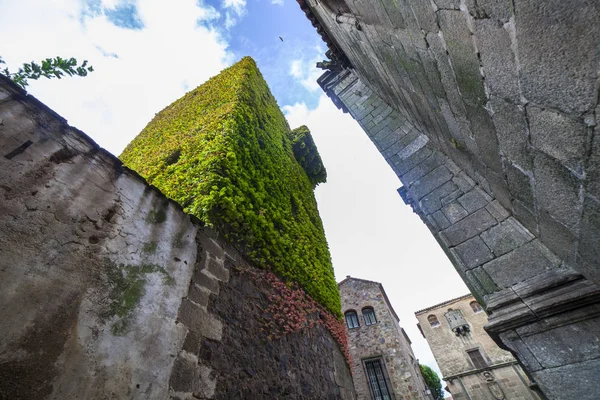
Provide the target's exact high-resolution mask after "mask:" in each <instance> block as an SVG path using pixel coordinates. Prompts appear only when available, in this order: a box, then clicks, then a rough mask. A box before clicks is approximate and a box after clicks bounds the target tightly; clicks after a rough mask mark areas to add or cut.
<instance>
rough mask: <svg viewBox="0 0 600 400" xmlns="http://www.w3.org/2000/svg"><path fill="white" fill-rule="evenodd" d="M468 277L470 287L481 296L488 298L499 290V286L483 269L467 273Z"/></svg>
mask: <svg viewBox="0 0 600 400" xmlns="http://www.w3.org/2000/svg"><path fill="white" fill-rule="evenodd" d="M466 275H467V281H468V283H469V286H472V287H473V288H475V289H476V292H477V294H478V295H479V296H486V295H489V294H492V293H494V292H497V291H498V290H499V288H498V285H496V283H494V281H493V279H492V278H491V277H490V276H489V275H488V273H487V272H486V271H485V270H484V269H483V268H482V267H477V268H474V269H472V270H470V271H467V274H466Z"/></svg>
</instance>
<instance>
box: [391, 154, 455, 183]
mask: <svg viewBox="0 0 600 400" xmlns="http://www.w3.org/2000/svg"><path fill="white" fill-rule="evenodd" d="M447 159H448V158H447V157H446V156H445V155H444V154H442V153H441V152H439V151H436V152H435V153H433V154H432V155H431V156H430V157H429V158H427V159H426V160H423V162H421V163H420V164H418V165H416V166H415V167H414V168H413V169H411V170H410V171H408V172H407V173H406V174H404V175H403V176H402V177H401V180H402V183H403V184H404V185H407V186H410V185H411V184H412V183H414V182H415V181H416V180H417V179H420V178H422V177H424V176H425V175H427V174H428V173H430V172H431V171H433V170H434V169H436V168H437V167H439V166H440V165H442V164H444V163H445V162H446V160H447Z"/></svg>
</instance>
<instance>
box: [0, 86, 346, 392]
mask: <svg viewBox="0 0 600 400" xmlns="http://www.w3.org/2000/svg"><path fill="white" fill-rule="evenodd" d="M0 148H2V149H3V150H2V154H1V155H0V170H1V171H2V172H1V173H0V199H2V200H1V201H0V253H1V254H2V256H1V257H0V319H1V320H2V324H1V327H0V338H1V339H0V398H2V399H61V400H68V399H83V398H89V399H113V398H119V399H124V398H127V399H168V398H172V399H188V398H192V397H194V398H201V399H209V398H227V399H230V398H241V397H247V396H250V393H251V396H253V397H252V398H257V399H259V398H273V397H279V396H283V394H284V393H285V395H286V396H287V397H286V398H311V396H312V395H313V394H315V393H318V396H319V397H320V396H323V397H326V398H331V399H351V398H353V389H352V381H351V376H350V371H349V368H348V367H347V366H346V364H345V362H344V358H343V356H342V353H341V352H340V350H339V348H338V345H337V344H336V342H335V341H334V340H333V339H332V337H331V335H330V334H329V333H328V331H326V330H324V329H323V328H320V327H315V328H312V329H310V330H309V331H308V332H307V333H306V334H300V333H295V334H290V335H288V336H284V337H283V338H280V339H273V340H271V341H269V340H268V337H267V334H268V332H267V333H265V332H262V331H261V330H260V328H261V325H260V324H258V322H257V321H258V318H259V315H260V311H259V310H260V309H261V308H264V306H265V304H267V303H268V298H267V294H266V293H265V291H264V289H265V287H264V285H263V286H261V283H260V282H252V281H249V280H248V279H245V278H244V277H242V276H239V273H238V272H236V271H237V268H238V267H239V266H242V265H244V266H245V268H246V269H249V270H252V269H253V267H252V266H249V265H247V264H246V263H245V262H244V261H243V259H242V257H241V256H240V254H239V253H238V252H237V251H236V250H235V249H234V248H233V247H232V246H231V245H229V244H228V243H227V242H226V241H225V240H224V239H223V238H222V237H221V236H220V235H219V234H218V233H217V232H214V231H212V230H211V229H208V228H206V227H204V226H201V224H199V223H198V222H197V221H195V220H194V219H193V218H192V217H190V216H188V215H186V214H184V213H183V212H182V211H181V208H180V207H179V206H178V205H177V204H175V203H174V202H172V201H169V200H168V199H167V198H165V197H164V196H163V195H162V194H161V193H160V192H159V191H157V190H156V189H155V188H153V187H151V186H149V185H148V184H147V183H146V182H145V181H144V180H143V179H142V178H140V177H139V176H138V175H137V174H135V173H134V172H132V171H131V170H128V169H127V168H124V167H122V165H121V163H120V162H119V161H118V160H117V159H116V158H115V157H114V156H112V155H111V154H109V153H108V152H106V151H104V150H103V149H101V148H99V147H98V145H97V144H95V143H94V142H93V141H92V140H91V139H90V138H88V137H87V136H86V135H85V134H83V133H82V132H80V131H78V130H76V129H74V128H72V127H70V126H68V125H67V123H66V121H65V120H64V119H62V118H61V117H60V116H58V115H57V114H55V113H54V112H52V111H51V110H49V109H48V108H47V107H45V106H44V105H43V104H41V103H40V102H39V101H37V100H36V99H34V98H32V97H31V96H27V95H26V93H25V92H24V91H22V90H20V89H19V88H17V87H16V86H15V85H13V84H12V83H11V82H9V81H7V80H6V79H5V78H3V77H0ZM242 312H243V313H242ZM315 367H317V368H318V370H315Z"/></svg>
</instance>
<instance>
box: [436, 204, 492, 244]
mask: <svg viewBox="0 0 600 400" xmlns="http://www.w3.org/2000/svg"><path fill="white" fill-rule="evenodd" d="M496 224H497V222H496V219H495V218H494V217H492V215H491V214H490V213H489V212H487V210H485V209H481V210H479V211H476V212H475V213H473V214H471V215H469V216H468V217H466V218H464V219H462V220H460V221H459V222H457V223H456V224H454V225H452V226H451V227H450V228H448V229H446V230H444V231H442V235H443V236H444V238H445V239H446V240H447V241H448V243H449V245H450V246H456V245H457V244H460V243H462V242H464V241H466V240H468V239H470V238H472V237H474V236H477V235H479V234H480V233H481V232H483V231H485V230H487V229H489V228H491V227H492V226H494V225H496Z"/></svg>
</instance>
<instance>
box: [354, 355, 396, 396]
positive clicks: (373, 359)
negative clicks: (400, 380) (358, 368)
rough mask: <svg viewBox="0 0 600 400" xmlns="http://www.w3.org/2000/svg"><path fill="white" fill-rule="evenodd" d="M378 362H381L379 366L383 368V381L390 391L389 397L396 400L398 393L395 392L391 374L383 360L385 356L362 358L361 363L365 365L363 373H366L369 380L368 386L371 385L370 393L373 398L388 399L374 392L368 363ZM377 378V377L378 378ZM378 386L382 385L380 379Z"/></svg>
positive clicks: (388, 391) (367, 380)
mask: <svg viewBox="0 0 600 400" xmlns="http://www.w3.org/2000/svg"><path fill="white" fill-rule="evenodd" d="M375 362H378V363H379V367H380V369H381V375H382V379H383V380H382V382H383V384H384V385H385V389H386V390H387V393H388V399H389V400H395V399H396V395H395V394H394V390H393V388H392V381H391V380H390V376H389V374H388V371H387V368H386V365H385V362H384V361H383V357H381V356H378V357H369V358H365V359H362V360H361V364H362V367H363V373H364V374H365V379H366V382H367V386H368V387H369V394H370V395H371V399H373V400H379V399H382V400H386V399H385V398H384V397H383V396H382V397H375V393H374V392H373V387H372V386H371V380H370V378H369V370H368V367H367V364H370V363H375ZM376 379H377V378H376ZM378 386H379V387H381V385H380V384H379V380H378Z"/></svg>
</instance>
